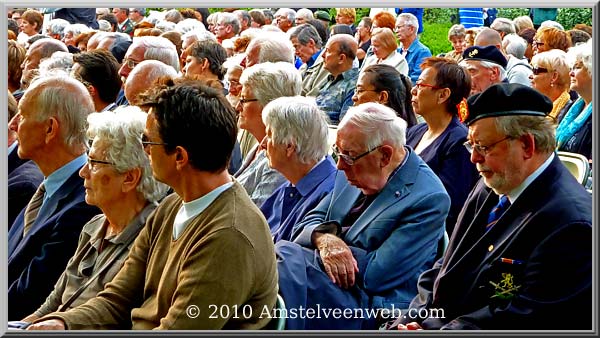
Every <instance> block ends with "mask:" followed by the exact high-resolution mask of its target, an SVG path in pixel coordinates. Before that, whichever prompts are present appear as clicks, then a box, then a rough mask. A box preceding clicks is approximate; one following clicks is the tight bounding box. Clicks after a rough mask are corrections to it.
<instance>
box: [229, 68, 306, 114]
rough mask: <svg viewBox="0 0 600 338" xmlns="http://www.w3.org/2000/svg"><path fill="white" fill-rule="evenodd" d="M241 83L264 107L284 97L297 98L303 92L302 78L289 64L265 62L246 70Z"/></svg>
mask: <svg viewBox="0 0 600 338" xmlns="http://www.w3.org/2000/svg"><path fill="white" fill-rule="evenodd" d="M240 83H241V84H242V85H243V86H248V87H249V88H250V91H251V92H252V94H254V96H256V98H257V99H258V101H259V102H260V104H261V105H262V106H263V107H264V106H266V105H267V103H269V102H271V101H273V100H275V99H276V98H278V97H282V96H297V95H300V92H301V91H302V76H300V72H299V71H298V70H297V69H296V67H294V65H293V64H291V63H288V62H275V63H272V62H265V63H259V64H256V65H253V66H252V67H249V68H246V69H245V70H244V72H243V73H242V76H241V77H240Z"/></svg>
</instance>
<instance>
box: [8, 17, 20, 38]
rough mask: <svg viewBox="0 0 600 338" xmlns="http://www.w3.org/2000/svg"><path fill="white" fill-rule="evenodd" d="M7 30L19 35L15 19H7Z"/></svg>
mask: <svg viewBox="0 0 600 338" xmlns="http://www.w3.org/2000/svg"><path fill="white" fill-rule="evenodd" d="M8 30H9V31H11V32H13V33H15V36H16V35H19V24H18V23H17V20H15V19H11V18H9V19H8Z"/></svg>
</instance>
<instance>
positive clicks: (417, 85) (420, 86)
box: [415, 82, 444, 90]
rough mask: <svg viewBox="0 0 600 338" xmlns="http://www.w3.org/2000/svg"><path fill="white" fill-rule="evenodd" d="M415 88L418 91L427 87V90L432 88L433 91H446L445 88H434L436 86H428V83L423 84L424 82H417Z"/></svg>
mask: <svg viewBox="0 0 600 338" xmlns="http://www.w3.org/2000/svg"><path fill="white" fill-rule="evenodd" d="M415 87H416V88H417V89H418V90H421V89H423V87H427V88H431V89H444V87H438V86H434V85H431V84H428V83H423V82H417V83H415Z"/></svg>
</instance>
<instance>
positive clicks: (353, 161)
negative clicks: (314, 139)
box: [332, 144, 383, 166]
mask: <svg viewBox="0 0 600 338" xmlns="http://www.w3.org/2000/svg"><path fill="white" fill-rule="evenodd" d="M381 146H383V144H381V145H378V146H377V147H375V148H373V149H369V150H367V151H365V152H364V153H362V154H360V155H357V156H350V155H347V154H342V153H341V152H340V150H339V149H338V147H337V146H336V145H335V144H334V145H333V147H332V150H333V154H334V155H335V157H337V158H340V159H342V161H344V163H346V164H347V165H350V166H352V165H355V164H356V161H358V160H359V159H361V158H363V157H365V156H367V155H369V154H370V153H371V152H373V151H375V150H376V149H379V148H381Z"/></svg>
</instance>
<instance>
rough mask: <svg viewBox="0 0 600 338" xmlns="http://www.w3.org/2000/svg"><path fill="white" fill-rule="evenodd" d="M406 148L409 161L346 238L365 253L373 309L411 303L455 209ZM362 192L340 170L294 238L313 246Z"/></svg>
mask: <svg viewBox="0 0 600 338" xmlns="http://www.w3.org/2000/svg"><path fill="white" fill-rule="evenodd" d="M406 149H407V156H408V158H407V160H406V163H404V165H403V166H402V167H401V168H400V169H399V170H398V171H397V172H396V173H395V174H394V175H393V176H392V177H391V178H390V179H389V181H388V183H387V184H386V185H385V187H384V188H383V189H382V190H381V191H380V192H379V194H378V196H377V197H376V198H375V199H374V200H373V202H372V203H371V204H370V205H369V207H368V208H367V209H366V210H365V211H364V212H363V213H362V215H361V216H360V217H359V218H358V219H357V220H356V221H355V222H354V224H353V225H352V226H351V227H350V229H349V230H348V232H346V233H345V234H344V235H342V236H341V238H342V239H343V240H344V242H346V244H348V245H349V246H351V247H354V248H356V251H363V252H364V255H363V257H360V258H359V257H356V255H355V258H356V259H357V261H358V263H359V269H360V272H359V273H360V276H359V277H360V279H361V283H362V285H361V288H362V289H363V290H364V291H365V292H366V293H367V294H368V296H369V298H370V300H369V302H370V304H371V306H372V307H373V308H390V307H391V306H392V304H393V305H394V306H395V308H397V309H399V308H406V307H407V306H408V304H409V302H410V300H411V299H412V298H413V297H414V295H415V294H416V292H417V289H416V284H417V279H418V276H419V275H420V273H421V272H423V271H425V270H426V269H429V268H430V267H431V266H432V265H433V261H434V258H435V254H436V251H437V245H438V241H439V240H440V238H442V236H443V233H444V220H445V219H446V216H447V214H448V209H449V208H450V198H449V197H448V194H447V193H446V190H445V189H444V186H443V185H442V182H441V181H440V179H439V178H438V177H437V176H436V175H435V174H434V173H433V171H431V169H430V168H429V167H428V166H427V165H426V164H425V162H423V160H421V159H420V158H419V156H417V155H416V154H415V153H414V151H413V150H412V149H410V148H409V147H406ZM359 194H360V190H359V189H357V188H356V187H354V186H352V185H350V183H348V180H347V178H346V175H345V174H344V173H343V172H342V171H340V172H339V173H338V175H337V177H336V182H335V186H334V189H333V191H332V193H331V194H329V195H327V196H326V197H325V198H324V199H323V200H322V201H321V203H319V205H318V206H317V207H316V208H315V209H314V210H312V211H311V212H310V213H309V214H308V215H307V216H306V217H305V218H304V220H303V221H302V222H301V223H299V224H298V225H297V227H296V232H299V233H298V235H297V237H296V236H292V238H294V237H296V239H295V240H294V242H296V243H298V244H300V245H302V246H304V247H312V243H311V236H312V233H313V231H315V228H317V227H319V226H320V225H321V224H322V223H326V222H335V223H337V224H342V220H343V219H344V218H345V217H346V215H347V214H348V212H349V211H350V209H351V208H352V206H353V205H354V203H355V201H356V199H357V198H358V196H359ZM317 231H322V228H319V229H318V230H317ZM338 235H339V233H338ZM328 282H329V283H331V281H330V280H328ZM284 298H285V296H284Z"/></svg>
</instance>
